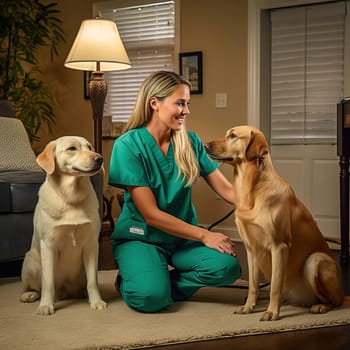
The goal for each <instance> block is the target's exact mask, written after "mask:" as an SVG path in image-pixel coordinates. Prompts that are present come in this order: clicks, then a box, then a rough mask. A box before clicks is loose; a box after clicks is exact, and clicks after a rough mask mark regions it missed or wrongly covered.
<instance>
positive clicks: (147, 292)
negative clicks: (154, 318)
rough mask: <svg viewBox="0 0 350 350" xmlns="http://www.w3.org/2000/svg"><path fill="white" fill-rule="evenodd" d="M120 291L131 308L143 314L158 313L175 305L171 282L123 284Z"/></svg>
mask: <svg viewBox="0 0 350 350" xmlns="http://www.w3.org/2000/svg"><path fill="white" fill-rule="evenodd" d="M120 291H121V294H122V296H123V299H124V301H125V302H126V303H127V304H128V305H129V307H131V308H132V309H135V310H137V311H141V312H147V313H151V312H157V311H160V310H162V309H164V308H166V307H168V306H170V305H171V304H172V303H173V299H172V298H171V289H170V282H167V283H160V282H159V281H158V283H151V282H148V283H142V284H135V283H122V286H121V290H120Z"/></svg>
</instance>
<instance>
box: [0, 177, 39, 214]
mask: <svg viewBox="0 0 350 350" xmlns="http://www.w3.org/2000/svg"><path fill="white" fill-rule="evenodd" d="M45 177H46V174H45V173H44V172H43V171H36V172H23V171H13V172H6V173H0V214H3V213H11V212H12V213H24V212H33V211H34V209H35V206H36V204H37V202H38V191H39V188H40V186H41V184H42V183H43V182H44V180H45Z"/></svg>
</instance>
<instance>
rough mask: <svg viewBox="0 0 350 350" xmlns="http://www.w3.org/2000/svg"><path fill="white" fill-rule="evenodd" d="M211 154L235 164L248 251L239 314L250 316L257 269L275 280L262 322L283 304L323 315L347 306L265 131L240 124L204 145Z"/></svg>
mask: <svg viewBox="0 0 350 350" xmlns="http://www.w3.org/2000/svg"><path fill="white" fill-rule="evenodd" d="M206 148H207V152H208V154H209V156H210V157H211V158H212V159H214V160H216V161H219V162H223V163H227V164H230V165H232V166H233V169H234V176H233V185H234V191H235V198H236V202H235V205H236V212H235V217H236V225H237V228H238V230H239V233H240V236H241V238H242V240H243V242H244V245H245V247H246V250H247V260H248V271H249V290H248V297H247V300H246V303H245V305H243V306H240V307H238V308H237V310H236V313H239V314H247V313H251V312H252V311H253V309H254V307H255V305H256V300H257V297H258V291H259V269H260V271H261V272H262V273H263V274H264V276H265V277H266V278H267V279H268V280H269V281H270V282H271V285H270V302H269V305H268V308H267V310H266V311H265V312H264V313H263V314H262V317H261V320H263V321H269V320H277V319H278V318H279V312H280V306H281V304H282V301H286V302H289V303H292V304H299V305H303V306H306V305H309V306H311V309H310V311H311V312H312V313H325V312H327V311H328V310H330V309H331V308H333V307H336V306H339V305H341V304H342V303H343V300H344V295H343V291H342V288H341V283H340V279H339V272H338V268H337V264H336V262H335V260H334V259H333V257H332V255H331V252H330V249H329V247H328V245H327V243H326V241H325V239H324V237H323V236H322V234H321V232H320V230H319V228H318V227H317V224H316V222H315V221H314V219H313V217H312V216H311V214H310V212H309V211H308V209H307V208H306V207H305V206H304V205H303V204H302V202H301V201H300V200H299V199H298V198H297V197H296V195H295V193H294V191H293V190H292V188H291V187H290V186H289V185H288V184H287V183H286V182H285V181H284V180H283V179H282V178H281V177H280V176H279V175H278V174H277V173H276V171H275V170H274V167H273V165H272V161H271V157H270V153H269V147H268V143H267V141H266V138H265V136H264V135H263V133H262V132H261V131H260V130H258V129H257V128H254V127H251V126H246V125H243V126H237V127H234V128H232V129H230V130H228V131H227V132H226V135H225V137H224V138H223V139H219V140H214V141H211V142H209V143H208V144H207V145H206Z"/></svg>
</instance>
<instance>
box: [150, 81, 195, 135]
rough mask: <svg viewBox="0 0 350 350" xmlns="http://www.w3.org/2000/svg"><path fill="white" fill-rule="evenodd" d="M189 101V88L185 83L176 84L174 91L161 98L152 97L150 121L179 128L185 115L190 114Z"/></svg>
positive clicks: (167, 127) (174, 128)
mask: <svg viewBox="0 0 350 350" xmlns="http://www.w3.org/2000/svg"><path fill="white" fill-rule="evenodd" d="M189 102H190V88H189V86H187V85H185V84H180V85H178V86H177V87H176V89H175V90H174V92H173V93H172V94H171V95H169V96H167V97H166V98H164V99H163V100H159V99H158V98H157V97H153V98H152V100H151V107H152V109H153V116H152V122H157V123H159V124H160V125H162V126H164V127H165V128H166V129H171V130H175V131H177V130H180V129H181V128H182V126H183V125H184V122H185V119H186V117H187V116H188V115H189V114H190V111H189V108H188V105H189Z"/></svg>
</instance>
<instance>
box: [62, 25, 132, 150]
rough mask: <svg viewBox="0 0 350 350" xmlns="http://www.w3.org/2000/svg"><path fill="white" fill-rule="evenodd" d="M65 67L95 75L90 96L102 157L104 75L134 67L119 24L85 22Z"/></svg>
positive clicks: (92, 78) (96, 143)
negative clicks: (121, 36)
mask: <svg viewBox="0 0 350 350" xmlns="http://www.w3.org/2000/svg"><path fill="white" fill-rule="evenodd" d="M64 65H65V67H67V68H72V69H78V70H83V71H92V75H91V80H90V83H89V95H90V101H91V107H92V113H93V121H94V147H95V151H96V152H98V153H102V118H103V108H104V103H105V99H106V94H107V83H106V81H105V80H104V77H103V72H107V71H114V70H122V69H128V68H130V67H131V65H130V61H129V58H128V55H127V53H126V51H125V48H124V45H123V42H122V40H121V39H120V35H119V32H118V29H117V26H116V24H115V23H114V22H113V21H110V20H105V19H100V18H96V19H88V20H85V21H83V22H82V23H81V25H80V29H79V32H78V34H77V36H76V38H75V40H74V43H73V46H72V47H71V49H70V51H69V54H68V56H67V58H66V61H65V63H64Z"/></svg>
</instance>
